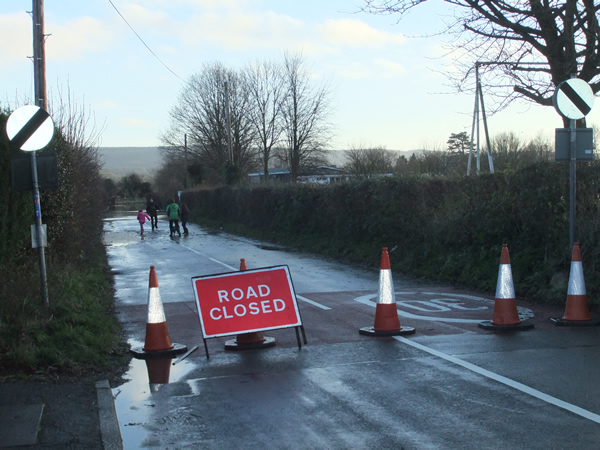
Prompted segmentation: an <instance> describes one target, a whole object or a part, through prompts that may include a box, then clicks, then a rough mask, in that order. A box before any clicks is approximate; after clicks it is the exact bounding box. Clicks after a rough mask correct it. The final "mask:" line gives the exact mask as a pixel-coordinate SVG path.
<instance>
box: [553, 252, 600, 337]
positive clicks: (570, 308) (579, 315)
mask: <svg viewBox="0 0 600 450" xmlns="http://www.w3.org/2000/svg"><path fill="white" fill-rule="evenodd" d="M550 320H551V321H552V323H554V324H555V325H563V326H580V327H581V326H596V325H598V324H600V320H592V316H591V315H590V311H589V309H588V301H587V293H586V290H585V281H584V279H583V264H582V263H581V249H580V248H579V242H575V243H574V244H573V254H572V257H571V272H570V274H569V288H568V290H567V304H566V306H565V312H564V314H563V317H562V318H552V319H550Z"/></svg>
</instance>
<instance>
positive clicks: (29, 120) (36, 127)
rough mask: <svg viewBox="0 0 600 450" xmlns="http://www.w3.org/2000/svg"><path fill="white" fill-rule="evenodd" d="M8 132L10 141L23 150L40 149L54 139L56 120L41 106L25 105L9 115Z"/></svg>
mask: <svg viewBox="0 0 600 450" xmlns="http://www.w3.org/2000/svg"><path fill="white" fill-rule="evenodd" d="M6 134H7V135H8V139H10V142H11V143H12V144H14V145H16V146H17V147H19V148H20V149H21V150H25V151H35V150H40V149H42V148H44V147H45V146H46V145H48V142H50V139H52V135H53V134H54V122H53V121H52V118H51V117H50V114H48V113H47V112H46V111H45V110H43V109H42V108H40V107H39V106H34V105H25V106H22V107H20V108H19V109H17V110H15V111H13V113H12V114H11V115H10V116H9V117H8V121H7V122H6Z"/></svg>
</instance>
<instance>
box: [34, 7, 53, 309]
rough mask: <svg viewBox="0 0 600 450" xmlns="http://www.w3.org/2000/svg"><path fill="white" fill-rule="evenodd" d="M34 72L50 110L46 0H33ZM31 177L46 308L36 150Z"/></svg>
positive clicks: (41, 101) (38, 97)
mask: <svg viewBox="0 0 600 450" xmlns="http://www.w3.org/2000/svg"><path fill="white" fill-rule="evenodd" d="M32 18H33V73H34V95H35V105H36V106H39V107H40V108H41V109H43V110H44V111H46V112H47V111H48V98H47V96H46V51H45V49H44V0H33V9H32ZM31 178H32V180H33V202H34V205H33V206H34V209H35V230H36V238H37V249H38V257H39V262H40V281H41V288H42V299H43V302H44V306H45V307H46V308H49V307H50V301H49V299H48V281H47V278H46V256H45V253H44V239H43V226H42V208H41V206H40V185H39V180H38V173H37V157H36V152H35V151H33V152H31Z"/></svg>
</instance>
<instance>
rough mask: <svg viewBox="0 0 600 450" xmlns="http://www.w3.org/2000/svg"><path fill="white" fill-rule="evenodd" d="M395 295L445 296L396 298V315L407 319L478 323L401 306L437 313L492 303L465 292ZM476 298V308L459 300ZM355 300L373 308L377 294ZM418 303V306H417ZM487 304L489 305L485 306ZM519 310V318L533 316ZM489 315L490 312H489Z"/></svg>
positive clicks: (398, 292) (405, 292) (529, 311)
mask: <svg viewBox="0 0 600 450" xmlns="http://www.w3.org/2000/svg"><path fill="white" fill-rule="evenodd" d="M394 294H395V295H396V297H401V296H407V295H428V296H436V297H446V298H432V299H429V300H409V299H404V300H402V299H400V300H396V304H397V305H398V306H399V307H400V308H399V309H398V315H399V316H401V317H405V318H408V319H417V320H430V321H434V322H449V323H479V322H481V321H482V320H483V319H463V318H459V317H436V316H425V315H419V314H413V313H410V312H408V311H404V310H403V309H402V308H403V307H404V308H410V309H413V310H417V311H424V312H425V311H426V312H429V313H437V312H444V311H450V310H452V309H457V310H463V311H464V310H471V311H484V310H486V309H490V308H491V307H493V305H494V300H489V299H487V298H483V297H475V296H472V295H465V294H449V293H444V292H408V291H396V292H395V293H394ZM463 299H467V300H476V301H478V302H481V303H482V304H483V305H484V306H481V307H476V308H468V307H464V306H462V305H464V303H461V302H460V300H463ZM354 300H355V301H357V302H359V303H362V304H363V305H367V306H372V307H373V308H374V307H376V306H377V294H367V295H361V296H360V297H357V298H355V299H354ZM419 305H420V306H419ZM485 305H489V306H485ZM517 310H518V312H519V317H520V318H521V320H525V319H528V318H530V317H533V312H532V311H531V310H530V309H527V308H522V307H520V306H518V307H517ZM490 315H491V313H490Z"/></svg>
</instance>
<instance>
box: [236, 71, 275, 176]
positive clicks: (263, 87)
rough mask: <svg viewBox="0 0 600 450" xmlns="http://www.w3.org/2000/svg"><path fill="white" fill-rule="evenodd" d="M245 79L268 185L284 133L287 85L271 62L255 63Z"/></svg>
mask: <svg viewBox="0 0 600 450" xmlns="http://www.w3.org/2000/svg"><path fill="white" fill-rule="evenodd" d="M244 79H245V85H246V88H247V90H248V97H249V109H248V114H249V118H250V121H251V122H252V126H253V128H254V132H255V142H256V144H257V145H256V146H257V147H258V153H259V155H260V160H261V163H262V169H263V173H264V179H265V180H266V181H268V180H269V163H270V161H271V157H272V156H273V155H272V150H273V148H274V146H275V145H277V144H278V143H279V140H280V138H281V135H282V132H283V118H282V114H281V110H282V102H283V94H284V84H283V78H282V73H281V68H280V66H278V65H276V64H274V63H272V62H269V61H265V62H256V63H254V64H250V65H248V66H247V67H246V69H245V70H244Z"/></svg>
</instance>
